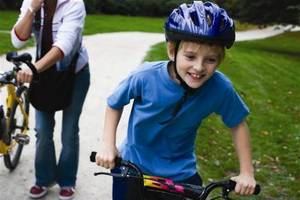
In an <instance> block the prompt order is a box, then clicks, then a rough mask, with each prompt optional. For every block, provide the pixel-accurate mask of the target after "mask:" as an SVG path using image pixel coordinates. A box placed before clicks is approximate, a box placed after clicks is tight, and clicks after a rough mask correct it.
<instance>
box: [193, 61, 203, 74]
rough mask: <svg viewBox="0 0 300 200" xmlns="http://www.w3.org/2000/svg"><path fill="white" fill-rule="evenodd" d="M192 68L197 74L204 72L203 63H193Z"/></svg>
mask: <svg viewBox="0 0 300 200" xmlns="http://www.w3.org/2000/svg"><path fill="white" fill-rule="evenodd" d="M193 68H194V69H195V70H197V71H198V72H201V71H203V70H205V67H204V65H203V62H197V63H195V64H194V66H193Z"/></svg>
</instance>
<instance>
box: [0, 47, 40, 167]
mask: <svg viewBox="0 0 300 200" xmlns="http://www.w3.org/2000/svg"><path fill="white" fill-rule="evenodd" d="M6 59H7V60H8V61H10V62H12V63H13V64H14V67H13V69H12V70H10V71H6V72H4V73H0V92H1V91H2V92H4V91H3V90H5V89H6V91H7V93H6V95H5V97H4V98H2V99H4V100H5V102H1V103H3V104H2V105H1V103H0V155H2V156H3V158H4V164H5V166H6V167H7V168H8V169H9V170H13V169H15V167H16V166H17V165H18V162H19V160H20V156H21V154H22V150H23V146H24V145H26V144H28V143H29V141H30V138H29V136H28V129H29V127H28V124H29V121H28V120H29V99H28V88H27V87H26V86H25V85H23V84H20V83H17V81H16V74H17V71H18V70H20V65H21V63H25V64H27V65H28V66H29V67H30V69H31V70H32V71H33V72H34V74H36V70H35V68H34V66H33V65H32V63H31V55H30V54H28V53H24V54H22V55H17V53H15V52H11V53H8V54H7V55H6ZM33 68H34V69H33ZM0 95H1V93H0Z"/></svg>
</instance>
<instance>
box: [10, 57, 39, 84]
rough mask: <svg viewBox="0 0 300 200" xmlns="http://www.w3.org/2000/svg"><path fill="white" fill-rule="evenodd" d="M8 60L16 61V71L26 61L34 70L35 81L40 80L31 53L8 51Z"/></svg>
mask: <svg viewBox="0 0 300 200" xmlns="http://www.w3.org/2000/svg"><path fill="white" fill-rule="evenodd" d="M6 60H7V61H9V62H12V63H14V65H15V67H14V71H19V70H20V69H21V68H20V65H21V63H25V64H26V65H27V66H28V67H29V68H30V69H31V71H32V74H33V79H32V80H33V81H38V72H37V70H36V68H35V66H34V65H33V64H32V62H31V60H32V57H31V55H30V54H29V53H23V54H20V55H18V54H17V52H8V53H7V54H6Z"/></svg>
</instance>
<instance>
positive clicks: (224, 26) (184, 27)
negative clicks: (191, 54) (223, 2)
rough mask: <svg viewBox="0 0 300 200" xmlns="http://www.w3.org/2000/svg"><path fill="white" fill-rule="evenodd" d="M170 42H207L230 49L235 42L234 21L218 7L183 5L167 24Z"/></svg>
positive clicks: (212, 5)
mask: <svg viewBox="0 0 300 200" xmlns="http://www.w3.org/2000/svg"><path fill="white" fill-rule="evenodd" d="M165 35H166V39H167V40H168V41H180V40H190V41H207V42H214V43H217V44H220V45H222V46H225V47H226V48H228V49H229V48H230V47H231V46H232V45H233V43H234V40H235V28H234V23H233V20H232V19H231V18H230V17H229V16H228V15H227V13H226V11H225V10H224V9H222V8H220V7H219V6H218V5H216V4H214V3H211V2H205V3H203V2H202V1H194V3H192V4H185V3H184V4H181V5H180V6H179V7H178V8H176V9H174V10H173V12H172V13H171V14H170V16H169V17H168V19H167V21H166V23H165Z"/></svg>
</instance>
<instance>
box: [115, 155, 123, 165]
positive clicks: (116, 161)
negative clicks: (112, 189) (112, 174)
mask: <svg viewBox="0 0 300 200" xmlns="http://www.w3.org/2000/svg"><path fill="white" fill-rule="evenodd" d="M122 164H123V160H122V158H120V157H116V159H115V165H116V167H120V166H121V165H122Z"/></svg>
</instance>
